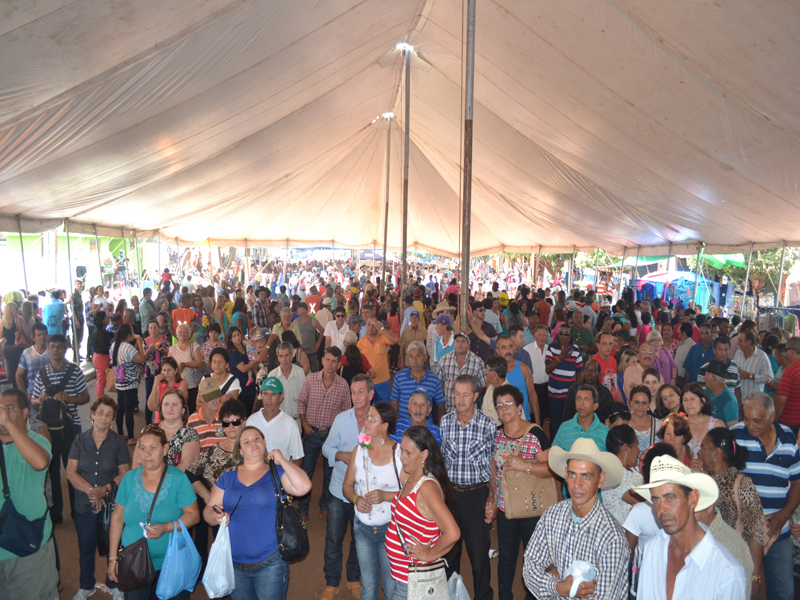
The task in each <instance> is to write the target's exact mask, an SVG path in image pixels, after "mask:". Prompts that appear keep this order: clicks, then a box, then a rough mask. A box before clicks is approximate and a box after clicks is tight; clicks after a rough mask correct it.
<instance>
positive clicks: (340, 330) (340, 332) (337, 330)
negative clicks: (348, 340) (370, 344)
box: [325, 306, 350, 354]
mask: <svg viewBox="0 0 800 600" xmlns="http://www.w3.org/2000/svg"><path fill="white" fill-rule="evenodd" d="M333 317H334V320H333V321H331V322H330V323H328V324H327V325H326V326H325V347H326V348H330V347H331V346H337V347H338V348H339V350H341V351H342V354H344V335H345V334H346V333H347V332H348V331H350V328H349V327H348V326H347V320H346V319H345V310H344V306H338V307H336V310H335V311H334V312H333Z"/></svg>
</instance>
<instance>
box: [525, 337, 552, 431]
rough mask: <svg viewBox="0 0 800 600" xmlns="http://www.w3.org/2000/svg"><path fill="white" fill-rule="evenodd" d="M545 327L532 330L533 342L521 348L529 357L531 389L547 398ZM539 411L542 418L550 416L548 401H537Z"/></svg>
mask: <svg viewBox="0 0 800 600" xmlns="http://www.w3.org/2000/svg"><path fill="white" fill-rule="evenodd" d="M548 335H549V333H548V331H547V327H545V326H544V325H539V326H537V327H536V329H534V330H533V343H530V344H528V345H527V346H525V347H524V348H523V350H525V352H527V353H528V355H530V357H531V373H532V374H533V389H534V390H535V391H536V397H537V398H545V399H546V398H548V397H549V395H548V394H549V392H548V391H547V384H548V382H549V381H550V376H549V375H548V374H547V373H546V372H545V362H544V359H545V355H546V354H547V337H548ZM539 411H540V416H541V418H542V419H545V418H546V417H548V416H550V407H549V403H548V402H545V401H544V400H540V401H539Z"/></svg>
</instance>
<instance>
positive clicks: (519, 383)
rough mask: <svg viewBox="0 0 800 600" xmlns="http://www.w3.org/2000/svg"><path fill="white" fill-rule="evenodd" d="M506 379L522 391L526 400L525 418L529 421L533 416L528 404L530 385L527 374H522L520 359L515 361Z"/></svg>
mask: <svg viewBox="0 0 800 600" xmlns="http://www.w3.org/2000/svg"><path fill="white" fill-rule="evenodd" d="M506 379H507V380H508V383H510V384H511V385H513V386H514V387H515V388H517V389H518V390H519V391H520V392H522V397H523V398H525V401H524V402H523V403H522V410H523V411H524V412H525V419H526V420H528V421H529V420H530V418H531V409H530V406H529V405H528V386H527V385H526V384H525V375H523V374H522V367H521V366H520V362H519V361H518V360H515V361H514V370H513V371H509V372H508V373H507V374H506Z"/></svg>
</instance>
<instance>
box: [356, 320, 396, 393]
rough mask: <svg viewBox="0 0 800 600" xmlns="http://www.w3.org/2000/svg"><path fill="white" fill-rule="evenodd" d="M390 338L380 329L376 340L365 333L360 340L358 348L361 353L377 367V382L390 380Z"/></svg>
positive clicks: (374, 367) (373, 366)
mask: <svg viewBox="0 0 800 600" xmlns="http://www.w3.org/2000/svg"><path fill="white" fill-rule="evenodd" d="M389 346H391V344H390V343H389V340H388V339H387V338H386V336H385V335H383V334H382V333H381V332H380V331H379V332H378V335H376V336H375V342H374V343H373V342H370V341H369V338H368V337H367V336H366V335H365V336H364V337H363V338H361V339H360V340H359V341H358V349H359V350H361V354H363V355H364V356H366V357H367V360H368V361H369V363H370V364H371V365H372V368H373V369H375V383H376V384H378V383H383V382H385V381H389V358H388V356H389V355H388V354H387V352H388V351H389Z"/></svg>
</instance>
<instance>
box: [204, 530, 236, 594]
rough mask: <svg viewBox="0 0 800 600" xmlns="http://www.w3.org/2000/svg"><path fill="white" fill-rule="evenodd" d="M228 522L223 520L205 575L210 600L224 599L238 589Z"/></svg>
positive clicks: (205, 585) (212, 546)
mask: <svg viewBox="0 0 800 600" xmlns="http://www.w3.org/2000/svg"><path fill="white" fill-rule="evenodd" d="M227 525H228V524H227V521H226V520H225V519H223V520H222V523H220V526H219V532H217V538H216V539H215V540H214V543H213V544H212V545H211V550H210V551H209V553H208V565H207V566H206V572H205V573H203V586H204V587H205V588H206V593H207V594H208V597H209V598H222V597H223V596H228V595H230V593H231V592H233V590H234V588H235V587H236V583H235V579H234V575H233V558H232V557H231V534H230V533H229V532H228V526H227Z"/></svg>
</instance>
